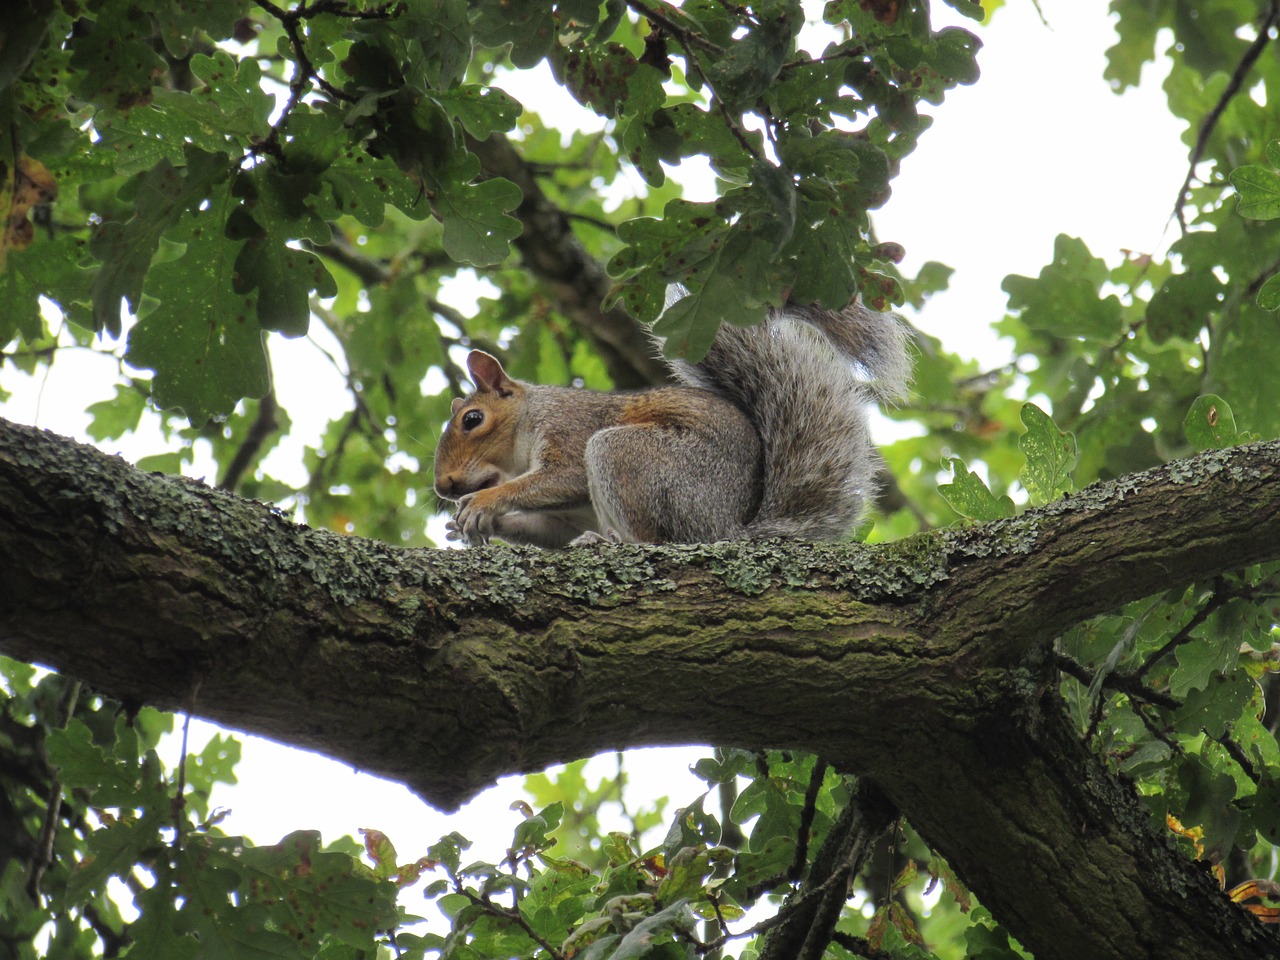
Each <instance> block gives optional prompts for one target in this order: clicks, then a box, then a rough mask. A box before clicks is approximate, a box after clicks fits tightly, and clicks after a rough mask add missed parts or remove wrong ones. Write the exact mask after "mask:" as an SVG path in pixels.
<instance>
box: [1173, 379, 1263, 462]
mask: <svg viewBox="0 0 1280 960" xmlns="http://www.w3.org/2000/svg"><path fill="white" fill-rule="evenodd" d="M1182 429H1183V432H1184V433H1186V435H1187V440H1188V441H1190V443H1191V445H1192V446H1193V447H1195V448H1196V449H1197V450H1218V449H1222V448H1224V447H1234V446H1236V445H1237V444H1240V443H1245V442H1247V440H1248V438H1247V437H1242V436H1241V435H1240V432H1239V431H1238V430H1237V429H1236V418H1235V417H1234V416H1233V415H1232V413H1231V405H1230V404H1229V403H1227V401H1225V400H1223V399H1222V398H1221V397H1219V396H1216V395H1215V394H1212V393H1210V394H1206V395H1205V396H1202V397H1197V398H1196V401H1195V403H1193V404H1191V409H1190V410H1188V411H1187V416H1186V419H1185V420H1183V421H1182Z"/></svg>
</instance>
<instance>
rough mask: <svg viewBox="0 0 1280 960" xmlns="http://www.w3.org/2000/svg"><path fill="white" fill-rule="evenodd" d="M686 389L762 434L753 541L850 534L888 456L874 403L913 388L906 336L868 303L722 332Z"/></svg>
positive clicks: (807, 310) (690, 372)
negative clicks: (740, 414) (878, 441)
mask: <svg viewBox="0 0 1280 960" xmlns="http://www.w3.org/2000/svg"><path fill="white" fill-rule="evenodd" d="M671 369H672V372H673V373H674V374H675V375H676V377H677V378H679V379H680V380H681V381H683V382H684V383H687V384H689V385H691V386H696V387H702V388H704V389H707V390H711V391H714V392H715V393H717V394H719V395H720V396H722V397H724V398H726V399H727V400H730V401H731V402H733V403H734V404H735V405H736V406H737V407H739V408H740V409H742V410H743V411H745V412H746V414H747V416H748V417H749V418H750V419H751V420H752V422H753V423H754V425H755V427H756V429H757V431H758V432H759V435H760V441H761V445H762V453H763V457H762V460H763V462H764V464H765V469H764V471H763V478H762V484H763V489H762V490H761V498H760V508H759V510H758V511H757V512H756V515H755V518H754V519H753V520H751V521H750V522H749V523H748V524H747V526H746V530H745V533H746V535H747V536H750V537H762V538H763V537H803V538H808V539H818V540H831V539H838V538H840V537H844V536H846V535H848V534H849V533H850V531H851V530H852V529H853V527H854V525H855V524H856V523H857V522H858V520H859V519H860V518H861V517H862V515H863V513H864V512H865V510H866V505H867V503H868V502H869V501H870V500H871V499H872V498H873V496H874V494H875V474H876V471H877V469H878V466H879V463H880V459H879V454H878V453H877V452H876V449H875V446H874V444H873V443H872V442H871V436H870V431H869V429H868V425H867V416H866V407H867V405H868V404H869V403H870V402H871V401H872V400H874V399H877V398H878V399H884V400H891V399H895V398H898V397H901V396H902V395H903V394H904V393H905V392H906V387H907V383H908V380H909V379H910V369H911V365H910V360H909V357H908V354H907V348H906V332H905V328H904V327H903V325H902V323H901V321H899V320H898V318H897V317H896V316H895V315H893V314H891V313H877V312H875V311H872V310H868V309H867V308H866V307H864V306H862V305H861V304H860V303H855V304H852V305H850V306H849V307H847V308H845V309H844V310H841V311H832V310H822V309H819V308H815V307H791V308H787V309H786V310H781V311H776V312H771V314H770V316H769V318H768V319H767V320H766V321H765V323H763V324H761V325H759V326H755V327H735V326H731V325H729V324H724V325H722V326H721V328H720V331H719V333H718V334H717V335H716V339H715V342H714V343H713V344H712V345H711V349H710V350H709V351H708V352H707V355H706V356H705V357H704V358H703V359H702V360H701V361H699V362H698V363H696V364H689V363H686V362H684V361H680V360H676V361H672V362H671Z"/></svg>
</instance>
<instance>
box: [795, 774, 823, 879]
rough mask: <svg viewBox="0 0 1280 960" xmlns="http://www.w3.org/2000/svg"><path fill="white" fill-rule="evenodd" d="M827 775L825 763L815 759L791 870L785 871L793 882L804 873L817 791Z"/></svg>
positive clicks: (816, 805) (816, 808) (802, 809)
mask: <svg viewBox="0 0 1280 960" xmlns="http://www.w3.org/2000/svg"><path fill="white" fill-rule="evenodd" d="M826 775H827V761H826V760H825V759H824V758H822V757H815V758H814V761H813V773H811V774H810V775H809V787H808V789H807V790H805V793H804V806H803V807H802V808H801V809H800V826H799V828H798V829H797V831H796V855H795V857H794V859H792V861H791V869H789V870H788V871H787V879H788V880H790V881H792V882H795V881H796V880H799V879H800V877H801V876H802V875H803V873H804V866H805V863H806V862H807V861H808V859H809V834H810V832H811V831H812V830H813V815H814V814H815V813H816V812H817V810H818V791H819V790H820V789H821V788H822V781H823V779H824V778H825V777H826Z"/></svg>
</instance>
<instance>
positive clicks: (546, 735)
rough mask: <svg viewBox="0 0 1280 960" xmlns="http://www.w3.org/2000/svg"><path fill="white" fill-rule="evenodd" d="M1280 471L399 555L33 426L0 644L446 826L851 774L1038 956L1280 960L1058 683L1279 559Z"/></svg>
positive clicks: (7, 559) (5, 442) (1218, 470)
mask: <svg viewBox="0 0 1280 960" xmlns="http://www.w3.org/2000/svg"><path fill="white" fill-rule="evenodd" d="M1278 476H1280V443H1262V444H1253V445H1250V446H1245V447H1238V448H1235V449H1232V450H1225V451H1213V452H1210V453H1206V454H1202V455H1201V456H1198V457H1195V458H1191V459H1189V460H1184V461H1177V462H1174V463H1171V464H1168V465H1166V466H1164V467H1161V468H1158V469H1156V470H1151V471H1148V472H1145V473H1142V474H1136V475H1133V476H1130V477H1126V478H1124V479H1122V480H1120V481H1117V482H1114V483H1109V484H1098V485H1095V486H1092V487H1090V488H1088V489H1086V490H1085V491H1083V492H1081V493H1080V494H1078V495H1075V496H1073V497H1069V498H1066V499H1064V500H1062V501H1059V502H1057V503H1055V504H1052V505H1050V506H1049V507H1046V508H1042V509H1038V510H1032V511H1029V512H1028V513H1026V514H1025V515H1023V516H1022V517H1020V518H1017V519H1014V520H1008V521H1001V522H998V523H992V524H981V525H974V526H971V527H967V528H963V529H959V530H947V531H936V532H933V533H930V534H927V535H920V536H917V537H913V538H911V539H909V540H906V541H903V542H900V543H894V544H888V545H885V546H881V547H876V548H867V547H864V546H860V545H856V544H815V543H804V542H796V543H778V542H764V543H741V542H731V543H721V544H712V545H687V546H669V547H643V546H634V545H612V546H608V547H605V548H600V549H582V550H568V551H538V550H534V549H514V548H507V547H502V546H492V547H488V548H484V549H479V550H469V551H435V550H399V549H394V548H392V547H390V546H388V545H386V544H381V543H377V542H373V541H368V540H361V539H359V538H354V537H341V536H337V535H334V534H329V533H325V532H323V531H316V530H309V529H307V528H305V527H300V526H297V525H294V524H292V523H290V522H288V521H287V520H286V519H285V518H284V517H282V516H281V515H279V514H278V513H275V512H274V511H272V510H270V509H269V508H266V507H264V506H262V505H261V504H256V503H252V502H248V501H244V500H241V499H239V498H237V497H234V496H232V495H229V494H227V493H225V492H222V491H217V490H212V489H210V488H208V487H206V486H204V485H202V484H200V483H197V482H195V481H191V480H183V479H175V478H169V477H161V476H156V475H148V474H143V473H141V472H140V471H137V470H135V469H133V468H132V467H129V466H128V465H127V464H125V463H124V462H123V461H122V460H120V459H118V458H114V457H107V456H104V455H103V454H101V453H99V452H98V451H96V450H93V449H92V448H89V447H85V446H81V445H79V444H75V443H72V442H71V441H67V440H64V439H61V438H58V437H54V436H53V435H51V434H47V433H44V432H42V431H38V430H35V429H33V428H29V427H21V426H15V425H11V424H4V423H3V422H2V421H0V651H2V652H4V653H5V654H7V655H10V656H15V657H19V658H21V659H24V660H28V661H32V662H37V663H43V664H47V665H50V666H52V667H54V668H55V669H58V670H60V671H63V672H65V673H68V674H70V675H73V676H76V677H80V678H82V679H84V680H85V681H87V682H89V683H90V684H92V685H93V686H94V687H96V688H97V689H98V690H100V691H102V692H104V693H106V694H109V695H111V696H114V697H116V698H119V699H125V700H128V701H132V702H142V703H150V704H154V705H156V706H159V707H162V708H170V709H175V708H176V709H180V708H182V707H183V705H184V704H185V702H186V700H187V697H188V695H189V691H190V690H191V688H192V685H193V684H194V683H195V682H196V681H197V680H198V681H199V683H200V711H201V712H202V713H203V715H205V716H208V717H210V718H212V719H214V720H216V721H218V722H220V723H223V724H226V725H228V726H231V727H234V728H239V729H245V730H252V731H255V732H258V733H262V734H265V735H267V736H270V737H272V738H274V739H277V740H281V741H285V742H289V743H293V744H295V745H298V746H302V747H307V748H311V749H318V750H322V751H324V752H325V753H327V754H329V755H331V756H335V757H338V758H342V759H345V760H347V761H348V762H350V763H352V764H355V765H358V766H359V767H361V768H362V769H365V770H368V771H370V772H373V773H377V774H380V775H382V776H388V777H392V778H395V779H397V780H400V781H402V782H404V783H406V784H408V785H409V786H411V787H412V788H413V789H415V790H416V791H417V792H418V793H419V794H420V795H422V796H423V797H424V798H426V799H428V800H430V801H431V802H433V803H436V804H439V805H442V806H453V805H455V804H457V803H459V802H461V801H462V800H464V799H466V798H467V797H469V796H470V795H472V794H473V793H475V792H476V791H477V790H479V789H480V788H481V787H483V786H486V785H487V784H489V783H491V782H492V781H493V779H494V778H495V777H496V776H498V775H499V774H504V773H513V772H519V771H528V770H533V769H541V768H544V767H545V766H547V765H548V764H550V763H552V762H555V761H560V760H568V759H572V758H577V757H582V756H587V755H590V754H593V753H597V752H600V751H601V750H605V749H612V748H617V747H622V746H640V745H646V744H660V743H691V742H713V743H722V744H727V745H738V746H743V747H747V748H759V747H765V746H769V747H779V748H793V749H802V750H807V751H811V752H814V753H820V754H822V755H823V756H825V757H826V758H827V759H828V761H829V762H830V763H831V764H832V766H833V767H835V768H836V769H838V770H841V771H843V772H846V773H856V774H858V775H859V776H862V777H866V778H867V779H869V780H870V781H872V782H874V783H875V784H876V786H878V787H879V788H880V790H881V791H882V792H883V793H884V794H885V795H886V796H887V797H888V799H889V800H890V801H891V802H892V803H893V804H895V805H896V806H897V807H898V809H900V810H901V811H902V813H903V815H904V816H905V817H906V818H907V819H908V820H909V821H910V822H911V823H912V825H913V826H914V827H915V828H916V829H917V830H918V831H919V832H920V834H921V836H922V837H924V839H925V840H926V841H927V842H928V843H929V844H930V845H931V846H932V847H933V848H934V849H936V850H937V851H938V852H939V853H940V854H942V855H943V856H944V857H946V858H947V860H948V861H949V862H950V863H951V864H952V865H953V867H954V868H955V870H956V872H957V874H958V875H959V876H960V877H961V878H962V879H963V880H964V881H965V883H966V884H968V885H969V886H970V888H971V889H973V890H974V891H975V892H976V893H977V894H978V896H979V897H981V898H982V900H983V902H984V904H985V905H987V906H988V907H990V908H991V909H992V910H993V912H995V913H996V915H997V916H998V917H999V918H1000V919H1001V922H1002V923H1004V924H1005V925H1006V927H1008V929H1010V930H1011V931H1012V932H1013V933H1014V934H1015V935H1016V936H1018V937H1019V938H1020V939H1021V940H1022V942H1023V943H1024V945H1025V946H1027V947H1028V948H1029V949H1031V950H1032V951H1034V952H1035V954H1036V956H1037V957H1038V958H1039V960H1056V958H1066V957H1071V958H1073V960H1089V958H1095V957H1096V958H1103V957H1106V958H1112V957H1117V956H1160V957H1162V958H1171V960H1189V958H1192V957H1206V958H1208V957H1220V956H1221V952H1222V946H1223V943H1224V942H1229V943H1230V945H1231V949H1232V951H1233V952H1232V955H1233V957H1239V958H1246V960H1247V958H1254V957H1256V958H1262V957H1268V956H1274V955H1275V951H1276V950H1277V948H1278V947H1280V938H1277V937H1276V935H1275V934H1274V932H1272V931H1269V930H1265V929H1264V928H1263V927H1262V926H1261V925H1260V924H1257V923H1256V921H1254V920H1253V919H1252V918H1251V917H1249V916H1248V915H1247V913H1245V912H1244V911H1242V910H1241V909H1240V908H1239V907H1238V906H1236V905H1233V904H1231V903H1230V902H1229V901H1227V899H1226V898H1225V897H1224V896H1223V895H1222V894H1221V891H1220V890H1219V889H1218V888H1217V885H1216V883H1214V882H1213V880H1212V879H1211V878H1210V877H1208V876H1207V875H1206V874H1204V873H1203V872H1201V871H1200V870H1199V869H1198V868H1197V867H1196V866H1195V865H1194V864H1192V863H1190V862H1188V861H1187V860H1185V858H1182V857H1181V856H1180V855H1178V854H1177V853H1175V852H1173V851H1172V850H1171V849H1170V848H1169V847H1168V845H1167V844H1166V843H1165V838H1163V837H1162V835H1161V834H1158V833H1156V832H1155V829H1154V828H1153V827H1152V825H1151V822H1150V819H1151V818H1150V815H1149V813H1148V811H1147V810H1146V809H1145V808H1144V807H1142V806H1141V804H1140V802H1139V801H1138V799H1137V798H1136V797H1135V796H1134V794H1133V791H1132V788H1131V787H1129V786H1128V785H1126V784H1125V783H1123V782H1122V781H1120V780H1119V779H1118V778H1116V777H1115V776H1113V775H1112V774H1111V773H1110V772H1108V770H1107V769H1106V767H1105V765H1104V764H1103V763H1102V761H1100V760H1099V759H1097V758H1096V757H1094V756H1093V755H1092V754H1091V753H1089V751H1088V749H1087V748H1086V746H1085V745H1083V744H1082V743H1081V741H1080V737H1079V734H1078V732H1077V731H1075V730H1074V729H1073V728H1071V727H1070V726H1069V725H1068V724H1067V722H1066V720H1065V715H1064V712H1063V710H1062V707H1061V705H1060V703H1058V701H1057V699H1056V694H1053V693H1052V692H1050V693H1045V694H1043V695H1042V693H1041V691H1044V690H1049V691H1052V690H1053V688H1054V687H1055V683H1054V680H1053V677H1054V674H1053V672H1052V670H1051V661H1050V659H1049V657H1048V652H1049V649H1050V645H1051V643H1052V641H1053V638H1054V637H1055V636H1056V635H1057V634H1059V633H1060V632H1061V631H1062V630H1064V629H1066V628H1067V627H1069V626H1070V625H1071V624H1073V623H1076V622H1079V621H1080V620H1082V619H1084V618H1087V617H1090V616H1093V615H1095V614H1097V613H1100V612H1103V611H1106V610H1109V609H1112V608H1114V607H1116V606H1118V605H1120V604H1122V603H1124V602H1127V601H1131V600H1134V599H1137V598H1140V597H1142V596H1144V595H1149V594H1151V593H1153V592H1155V591H1157V590H1163V589H1168V588H1169V586H1170V585H1171V584H1176V583H1186V582H1190V581H1194V580H1199V579H1204V578H1206V577H1210V576H1214V575H1217V574H1220V573H1223V572H1225V571H1228V570H1232V569H1237V568H1240V567H1243V566H1247V565H1250V564H1253V563H1257V562H1261V561H1264V560H1270V559H1277V558H1280V482H1278V481H1277V477H1278ZM655 691H665V692H666V693H665V694H664V695H662V696H655V693H654V692H655ZM1011 864H1017V870H1011V869H1010V865H1011Z"/></svg>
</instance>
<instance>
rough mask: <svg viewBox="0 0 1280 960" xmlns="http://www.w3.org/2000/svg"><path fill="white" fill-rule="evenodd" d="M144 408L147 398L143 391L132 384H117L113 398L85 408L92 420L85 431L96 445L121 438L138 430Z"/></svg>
mask: <svg viewBox="0 0 1280 960" xmlns="http://www.w3.org/2000/svg"><path fill="white" fill-rule="evenodd" d="M146 406H147V396H146V394H145V393H144V392H143V391H141V390H139V389H137V387H135V386H134V385H133V384H132V383H130V384H128V385H125V384H117V385H116V395H115V397H113V398H112V399H110V400H99V401H98V402H97V403H91V404H89V406H88V407H87V408H86V412H87V413H88V414H89V416H90V417H91V418H92V419H91V420H90V421H89V426H88V427H87V428H86V430H87V432H88V434H89V436H90V437H92V438H93V439H94V440H95V441H97V442H98V443H102V442H103V441H104V440H114V439H116V438H117V437H122V436H124V435H125V434H126V433H131V432H133V431H134V430H136V429H137V428H138V421H139V420H141V419H142V411H143V410H145V409H146Z"/></svg>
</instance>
